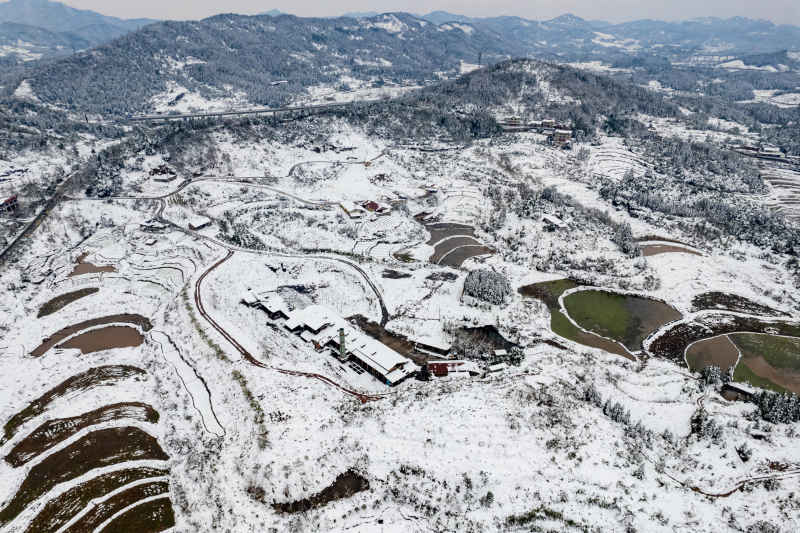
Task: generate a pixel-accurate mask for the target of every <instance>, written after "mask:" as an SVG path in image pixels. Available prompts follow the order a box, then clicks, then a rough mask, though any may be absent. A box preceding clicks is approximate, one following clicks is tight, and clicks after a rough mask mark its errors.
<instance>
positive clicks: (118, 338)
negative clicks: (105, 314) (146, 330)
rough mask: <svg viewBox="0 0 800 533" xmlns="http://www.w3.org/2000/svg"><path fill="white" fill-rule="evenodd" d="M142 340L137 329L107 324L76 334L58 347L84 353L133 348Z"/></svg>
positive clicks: (140, 343)
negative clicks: (104, 326)
mask: <svg viewBox="0 0 800 533" xmlns="http://www.w3.org/2000/svg"><path fill="white" fill-rule="evenodd" d="M143 342H144V336H142V334H141V333H139V330H137V329H134V328H131V327H128V326H108V327H106V328H101V329H94V330H92V331H87V332H86V333H81V334H80V335H76V336H75V337H72V338H71V339H70V340H68V341H67V342H65V343H63V344H60V345H59V346H58V347H59V348H62V349H67V350H69V349H77V350H80V351H81V353H82V354H84V355H86V354H89V353H94V352H102V351H103V350H111V349H114V348H135V347H136V346H141V345H142V343H143Z"/></svg>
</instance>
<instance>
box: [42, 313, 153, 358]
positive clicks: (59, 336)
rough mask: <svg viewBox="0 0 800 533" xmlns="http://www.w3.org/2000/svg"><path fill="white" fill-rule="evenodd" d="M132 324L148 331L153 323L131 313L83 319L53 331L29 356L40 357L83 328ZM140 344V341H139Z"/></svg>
mask: <svg viewBox="0 0 800 533" xmlns="http://www.w3.org/2000/svg"><path fill="white" fill-rule="evenodd" d="M126 323H127V324H133V325H135V326H139V328H141V329H142V330H144V331H150V330H151V329H153V324H151V323H150V321H149V320H148V319H146V318H145V317H143V316H141V315H133V314H120V315H111V316H106V317H103V318H94V319H92V320H85V321H83V322H81V323H79V324H75V325H74V326H68V327H66V328H64V329H62V330H60V331H57V332H56V333H53V334H52V335H50V336H49V337H48V338H46V339H44V340H43V341H42V344H40V345H39V347H37V348H36V349H35V350H33V351H32V352H31V357H41V356H42V355H44V354H45V353H47V351H48V350H50V349H51V348H52V347H53V346H55V345H57V344H58V343H60V342H61V341H63V340H64V339H66V338H67V337H71V336H72V335H75V334H76V333H78V332H80V331H83V330H85V329H89V328H93V327H95V326H102V325H104V324H126ZM140 344H141V343H140Z"/></svg>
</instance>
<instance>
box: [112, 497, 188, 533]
mask: <svg viewBox="0 0 800 533" xmlns="http://www.w3.org/2000/svg"><path fill="white" fill-rule="evenodd" d="M174 526H175V513H174V511H173V510H172V504H171V503H170V501H169V498H159V499H157V500H152V501H149V502H146V503H143V504H142V505H138V506H136V507H134V508H133V509H131V510H130V511H128V512H126V513H123V514H122V515H120V516H118V517H117V518H115V519H114V520H112V521H111V522H109V524H108V525H107V526H106V527H105V528H103V533H131V532H133V531H135V532H136V533H158V532H159V531H166V530H167V529H170V528H172V527H174Z"/></svg>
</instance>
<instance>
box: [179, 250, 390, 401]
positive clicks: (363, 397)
mask: <svg viewBox="0 0 800 533" xmlns="http://www.w3.org/2000/svg"><path fill="white" fill-rule="evenodd" d="M233 254H234V252H233V250H228V253H227V254H226V255H225V257H223V258H222V259H220V260H219V261H217V262H216V263H214V264H213V265H211V267H210V268H209V269H208V270H206V271H205V272H204V273H203V274H202V275H201V276H200V277H199V278H198V279H197V282H196V283H195V291H194V302H195V306H196V307H197V310H198V311H199V312H200V314H201V315H202V316H203V318H204V319H205V320H206V321H207V322H208V323H209V324H211V325H212V326H213V327H214V329H216V330H217V331H218V332H219V334H220V335H222V336H223V337H224V338H225V340H227V341H228V342H230V343H231V344H232V345H233V347H234V348H236V350H237V351H238V352H239V353H240V354H241V355H242V357H243V358H244V360H245V361H247V362H248V363H250V364H251V365H253V366H257V367H258V368H264V369H268V370H274V371H276V372H279V373H281V374H284V375H288V376H297V377H305V378H309V379H315V380H318V381H321V382H323V383H325V384H327V385H330V386H332V387H334V388H337V389H339V390H340V391H342V392H344V393H345V394H349V395H350V396H353V397H355V398H357V399H359V400H360V401H361V402H362V403H366V402H370V401H377V400H380V399H383V398H384V397H385V395H377V394H364V393H361V392H358V391H354V390H352V389H349V388H347V387H344V386H342V385H340V384H339V383H337V382H335V381H333V380H332V379H330V378H329V377H327V376H323V375H321V374H315V373H310V372H301V371H298V370H288V369H284V368H275V367H271V366H269V365H266V364H264V363H263V362H261V361H259V360H258V359H256V358H255V357H254V356H253V354H251V353H250V352H249V351H248V350H247V348H245V347H244V346H242V345H241V343H239V342H238V341H237V340H236V339H235V338H234V337H233V335H231V334H230V333H228V332H227V331H225V329H224V328H223V327H222V326H220V325H219V323H218V322H217V321H216V320H214V319H213V318H212V317H211V315H209V314H208V312H207V311H206V309H205V306H204V305H203V298H202V295H201V289H202V283H203V280H204V279H205V278H206V276H208V275H209V274H210V273H211V272H213V271H214V270H215V269H217V268H218V267H219V266H220V265H222V264H223V263H225V262H226V261H227V260H228V259H230V258H231V257H233Z"/></svg>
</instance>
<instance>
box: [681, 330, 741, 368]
mask: <svg viewBox="0 0 800 533" xmlns="http://www.w3.org/2000/svg"><path fill="white" fill-rule="evenodd" d="M738 360H739V349H738V348H737V347H736V345H735V344H733V342H731V339H730V337H728V336H727V335H723V336H722V337H716V338H713V339H706V340H703V341H700V342H697V343H695V344H693V345H691V346H690V347H689V349H688V350H686V362H687V363H688V365H689V368H690V369H691V370H692V371H693V372H700V371H701V370H703V369H704V368H705V367H707V366H711V365H714V366H718V367H720V368H721V369H722V371H723V372H727V371H728V369H730V368H733V367H734V366H736V362H737V361H738Z"/></svg>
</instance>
